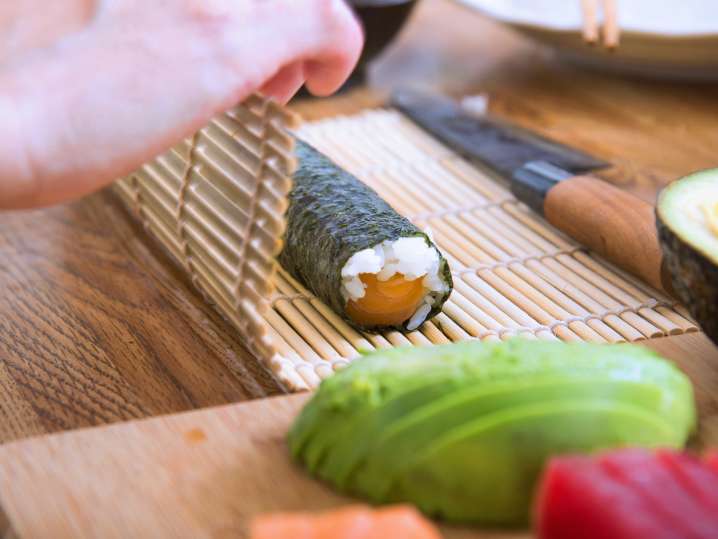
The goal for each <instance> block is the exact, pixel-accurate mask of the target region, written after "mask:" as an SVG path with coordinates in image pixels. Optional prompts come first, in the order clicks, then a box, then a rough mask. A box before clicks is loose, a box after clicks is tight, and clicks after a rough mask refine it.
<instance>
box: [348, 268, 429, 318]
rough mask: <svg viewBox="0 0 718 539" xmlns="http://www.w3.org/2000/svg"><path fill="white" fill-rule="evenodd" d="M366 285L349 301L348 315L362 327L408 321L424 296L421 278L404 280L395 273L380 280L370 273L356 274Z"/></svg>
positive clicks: (401, 275)
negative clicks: (358, 294)
mask: <svg viewBox="0 0 718 539" xmlns="http://www.w3.org/2000/svg"><path fill="white" fill-rule="evenodd" d="M359 278H360V279H361V281H362V282H363V283H364V285H366V288H365V289H364V297H363V298H359V299H358V300H349V303H348V304H347V314H349V316H350V317H351V319H352V320H354V321H355V322H356V323H357V324H360V325H362V326H396V325H399V324H402V323H404V322H406V321H407V320H409V319H410V318H411V317H412V316H413V315H414V313H415V312H416V310H417V309H418V308H419V305H421V302H422V301H423V299H424V296H425V295H426V290H425V289H424V283H423V278H422V277H420V278H418V279H414V280H411V281H408V280H406V278H404V275H403V274H401V273H397V274H396V275H394V276H393V277H391V278H390V279H388V280H386V281H380V280H379V279H377V277H376V275H374V274H373V273H362V274H360V275H359Z"/></svg>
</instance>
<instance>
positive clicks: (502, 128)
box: [390, 90, 673, 294]
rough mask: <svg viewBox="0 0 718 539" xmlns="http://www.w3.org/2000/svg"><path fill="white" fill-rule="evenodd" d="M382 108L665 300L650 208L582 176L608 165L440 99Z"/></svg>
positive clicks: (401, 100) (409, 96) (421, 97)
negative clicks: (482, 170) (503, 184)
mask: <svg viewBox="0 0 718 539" xmlns="http://www.w3.org/2000/svg"><path fill="white" fill-rule="evenodd" d="M390 102H391V105H393V106H394V107H395V108H397V109H399V110H400V111H401V112H403V113H404V114H405V115H406V116H408V117H409V118H411V119H412V120H413V121H414V122H415V123H416V124H418V125H419V126H420V127H422V128H423V129H425V130H426V131H428V132H429V133H430V134H432V135H434V136H435V137H437V138H438V139H439V140H441V141H442V142H444V143H445V144H447V145H448V146H449V147H450V148H452V149H453V150H454V151H456V152H457V153H459V154H460V155H462V156H463V157H467V158H470V159H471V160H474V161H478V162H479V163H481V164H482V165H484V166H487V167H488V168H490V169H491V170H493V171H494V172H495V173H496V174H497V175H498V177H500V178H502V179H504V180H505V181H507V182H508V183H509V186H510V189H511V192H512V193H513V194H514V196H516V198H517V199H518V200H520V201H522V202H524V203H525V204H527V205H528V206H529V207H530V208H532V209H533V210H534V211H536V212H538V213H539V214H541V215H543V216H544V217H545V218H546V220H547V221H549V222H550V223H551V224H552V225H554V226H555V227H556V228H558V229H559V230H561V231H563V232H564V233H566V234H568V235H569V236H571V237H572V238H574V239H575V240H577V241H578V242H579V243H581V244H583V245H585V246H586V247H588V248H589V249H591V250H593V251H595V252H597V253H599V254H600V255H602V256H603V257H604V258H606V259H608V260H609V261H611V262H613V263H614V264H616V265H617V266H618V267H620V268H621V269H624V270H626V271H628V272H629V273H631V274H633V275H635V276H637V277H639V278H641V279H643V280H644V281H646V282H647V283H649V284H650V285H652V286H654V287H656V288H658V289H661V290H663V291H665V292H667V293H669V294H673V290H672V287H671V285H670V279H669V278H668V275H667V272H666V269H665V268H664V265H663V256H662V253H661V248H660V246H659V243H658V236H657V232H656V227H655V215H654V213H655V212H654V208H653V206H652V205H650V204H648V203H646V202H645V201H643V200H642V199H640V198H638V197H636V196H634V195H632V194H630V193H628V192H626V191H623V190H621V189H619V188H617V187H615V186H614V185H612V184H610V183H607V182H605V181H603V180H600V179H598V178H595V177H591V176H588V175H586V173H588V172H591V171H594V170H597V169H601V168H605V167H607V166H609V165H610V163H608V162H606V161H604V160H602V159H597V158H595V157H592V156H591V155H588V154H587V153H585V152H582V151H580V150H577V149H575V148H571V147H569V146H566V145H564V144H560V143H558V142H554V141H551V140H548V139H546V138H544V137H542V136H540V135H538V134H536V133H533V132H531V131H528V130H526V129H523V128H520V127H518V126H515V125H512V124H510V123H508V122H505V121H502V120H499V119H496V118H493V117H490V116H486V115H484V116H477V115H475V114H470V113H469V112H467V111H465V110H464V109H463V108H462V107H461V106H460V105H459V104H458V103H457V102H455V101H453V100H451V99H449V98H448V97H445V96H440V95H434V94H427V93H423V92H417V91H413V90H398V91H396V92H394V94H393V95H392V97H391V100H390Z"/></svg>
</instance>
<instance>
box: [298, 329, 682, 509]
mask: <svg viewBox="0 0 718 539" xmlns="http://www.w3.org/2000/svg"><path fill="white" fill-rule="evenodd" d="M546 406H549V409H548V411H546V409H545V407H546ZM551 406H554V407H556V409H554V408H550V407H551ZM538 412H540V413H538ZM572 413H573V414H574V416H572V415H571V414H572ZM537 414H538V415H537ZM524 416H526V417H524ZM497 421H498V423H497V424H495V423H496V422H497ZM614 422H615V423H614ZM694 423H695V411H694V404H693V395H692V388H691V385H690V382H689V381H688V379H687V378H686V376H685V375H683V374H682V373H681V372H680V371H679V370H678V369H677V368H676V367H675V366H674V365H672V364H671V363H670V362H668V361H665V360H662V359H661V358H660V357H659V356H658V355H657V354H655V353H654V352H652V351H650V350H648V349H645V348H642V347H637V346H631V345H595V344H585V343H581V344H567V343H561V342H537V341H523V340H518V339H517V340H512V341H508V342H501V343H490V344H488V343H481V342H476V341H474V342H466V343H461V344H453V345H444V346H437V347H426V348H407V349H392V350H381V351H377V352H374V353H372V354H369V355H367V356H365V357H363V358H360V359H358V360H356V361H355V362H353V363H352V364H351V365H350V366H349V367H347V368H346V369H343V370H342V371H340V372H338V373H337V374H335V375H334V376H333V377H331V378H329V379H327V380H326V381H325V382H323V383H322V384H321V386H320V388H319V390H318V391H317V393H316V394H315V395H314V397H313V398H312V399H311V400H310V402H309V403H308V404H307V405H306V406H305V408H304V410H303V411H302V413H301V414H300V417H299V418H298V419H297V421H296V423H295V425H294V427H293V428H292V430H291V432H290V435H289V440H288V441H289V445H290V448H291V450H292V452H293V454H294V456H295V458H296V459H297V460H299V461H300V462H302V463H304V464H305V465H306V466H307V467H309V468H310V470H311V471H312V472H313V473H314V474H315V475H317V476H319V477H321V478H323V479H326V480H327V481H328V482H330V483H331V484H333V485H335V486H337V487H339V488H340V489H341V490H342V491H344V492H349V493H354V494H360V495H362V496H364V497H366V498H368V499H370V500H372V501H376V502H390V501H399V500H402V501H407V502H411V503H419V502H421V503H422V504H423V505H422V506H421V507H422V508H423V509H425V510H427V511H433V514H437V515H444V516H447V517H448V518H451V519H457V518H460V519H461V520H472V521H475V522H491V523H500V522H503V523H515V522H516V518H517V517H516V515H519V514H520V515H525V512H526V510H525V507H521V508H516V507H508V506H507V505H501V504H502V503H505V504H508V505H511V504H517V503H521V501H522V500H524V498H525V497H526V496H528V494H526V493H517V492H514V491H513V490H512V489H518V488H522V486H523V485H525V484H528V483H532V481H534V480H535V470H536V466H537V464H536V462H539V461H541V462H542V461H543V460H542V459H544V458H546V456H547V455H551V454H554V453H557V452H561V451H563V450H565V449H566V448H568V449H571V448H575V450H577V451H581V450H593V449H598V448H602V447H610V446H615V445H621V444H623V443H628V442H630V443H633V444H636V445H655V444H666V445H670V444H673V445H680V444H682V443H683V442H684V441H685V439H686V438H687V436H688V434H689V432H690V431H691V429H692V428H693V426H694ZM502 425H503V426H502ZM499 427H501V428H499ZM466 429H470V430H469V431H466ZM457 433H458V434H460V435H461V436H459V437H458V438H456V436H457ZM507 433H508V434H507ZM466 437H468V438H466ZM572 437H573V438H572ZM464 438H466V440H465V439H464ZM571 439H572V440H573V441H572V442H571V443H572V444H573V445H571V443H569V442H570V441H571ZM527 440H528V441H531V440H538V441H531V443H528V442H527ZM517 441H518V442H520V444H519V445H521V446H522V447H523V449H521V450H518V449H517V448H516V447H515V445H516V443H517ZM449 442H451V443H456V445H457V446H463V445H466V444H468V443H469V442H470V443H471V444H473V445H476V444H478V445H482V444H483V446H484V447H483V449H481V450H480V451H478V452H477V453H476V454H477V455H479V454H484V455H488V456H492V455H494V454H500V455H504V454H505V458H503V457H502V458H498V457H495V458H494V457H492V458H494V460H493V461H491V462H488V461H487V463H484V464H486V465H487V466H488V465H491V466H492V472H491V474H492V475H489V476H487V477H490V478H494V479H496V478H499V477H502V476H503V477H505V478H506V485H508V486H506V487H504V486H500V487H499V486H496V485H494V486H493V487H492V488H500V490H501V491H502V492H503V491H507V492H510V493H512V494H511V497H506V496H508V495H506V496H505V497H504V498H502V500H503V501H501V500H499V501H497V502H496V504H498V505H491V504H488V505H485V504H484V502H483V498H482V497H481V496H482V492H484V491H483V490H481V489H482V488H487V489H488V486H487V485H488V483H487V482H486V481H485V480H484V478H483V476H477V475H476V473H478V472H481V473H483V471H482V468H481V466H480V465H479V464H477V463H475V462H473V461H472V460H471V459H464V460H463V461H462V460H457V459H456V456H457V455H458V453H457V455H455V454H454V453H453V451H454V450H453V449H452V448H451V447H450V445H448V444H449ZM437 444H438V445H437ZM473 445H472V446H473ZM502 447H503V448H502ZM435 453H436V454H441V455H444V456H446V458H447V459H450V460H451V459H453V463H452V464H446V463H444V464H442V465H440V463H439V459H438V457H436V458H435V457H434V454H435ZM442 466H455V467H456V470H455V471H454V474H453V475H451V474H448V475H446V474H445V471H444V469H443V468H442ZM494 466H496V467H498V468H497V469H493V467H494ZM432 467H436V469H433V468H432ZM452 469H453V468H452ZM462 470H463V471H462ZM444 475H445V476H446V477H445V479H446V482H445V484H444V485H443V486H442V484H441V478H442V477H443V476H444ZM459 476H461V477H462V481H463V483H464V487H461V488H464V490H465V491H466V494H467V496H468V497H467V499H466V500H465V501H464V502H463V505H461V506H456V503H455V500H454V496H455V492H454V491H455V490H456V489H459V488H460V486H459V485H457V484H456V483H454V482H453V481H455V480H456V481H458V479H457V478H458V477H459ZM419 477H426V478H428V479H427V481H428V484H427V486H426V490H423V487H420V486H417V489H416V491H413V490H411V488H410V487H411V485H412V484H413V483H412V481H417V482H420V480H419ZM519 479H520V480H521V481H519ZM474 484H476V485H478V486H477V487H476V488H475V489H474V487H472V486H471V485H474ZM467 485H468V486H467ZM502 485H503V484H502ZM479 487H481V488H479ZM429 493H431V495H432V496H433V501H432V502H431V503H429V502H428V501H427V500H428V498H427V499H423V498H422V497H423V496H429ZM471 496H476V497H475V498H474V499H472V498H471ZM479 501H480V502H481V503H478V502H479ZM455 506H456V507H459V508H460V510H459V509H456V507H455ZM471 511H473V513H471ZM522 518H523V516H522Z"/></svg>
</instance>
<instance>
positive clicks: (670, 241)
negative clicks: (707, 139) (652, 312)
mask: <svg viewBox="0 0 718 539" xmlns="http://www.w3.org/2000/svg"><path fill="white" fill-rule="evenodd" d="M717 206H718V169H714V170H707V171H703V172H697V173H695V174H692V175H690V176H687V177H685V178H683V179H680V180H678V181H676V182H673V183H672V184H670V185H669V186H668V187H666V188H665V189H664V190H663V192H662V193H661V195H660V197H659V199H658V206H657V209H656V226H657V228H658V237H659V240H660V242H661V247H662V250H663V255H664V263H665V266H666V268H667V270H668V272H669V273H670V275H671V282H672V285H673V289H674V290H675V292H676V294H677V295H678V297H679V299H680V300H681V301H682V302H683V303H684V304H685V305H686V307H687V308H688V310H689V311H690V313H691V315H692V316H693V317H694V318H695V319H696V321H697V322H698V323H699V324H700V326H701V328H702V329H703V331H705V333H706V335H708V337H709V338H711V339H712V340H713V342H715V343H716V344H718V232H717V231H716V229H715V224H716V221H718V215H716V208H717Z"/></svg>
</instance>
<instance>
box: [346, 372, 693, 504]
mask: <svg viewBox="0 0 718 539" xmlns="http://www.w3.org/2000/svg"><path fill="white" fill-rule="evenodd" d="M663 397H664V393H663V391H662V390H661V388H660V387H659V386H657V385H655V384H651V383H644V382H635V381H632V380H612V379H603V380H601V379H596V377H591V376H589V377H586V378H584V379H580V378H577V377H573V378H560V377H555V378H553V379H546V380H540V379H539V380H529V381H512V382H510V383H500V384H491V385H490V386H488V387H484V386H483V385H480V386H478V387H476V388H472V389H471V390H465V391H463V392H460V393H457V394H454V395H450V396H447V397H446V398H444V399H441V400H437V401H434V402H433V403H430V404H428V405H426V406H424V407H422V408H420V409H418V410H416V411H415V412H414V413H411V414H409V415H408V416H407V417H406V418H404V419H403V420H401V421H398V422H396V423H395V424H393V425H391V426H390V427H389V428H387V430H386V432H385V433H384V434H383V435H382V436H381V437H380V438H379V440H377V442H376V443H375V444H374V448H373V449H372V453H371V455H369V456H368V458H367V459H365V465H364V466H362V467H360V468H358V469H357V470H355V472H354V474H353V477H352V481H351V483H352V484H353V485H354V488H355V489H356V490H357V491H358V492H366V493H369V494H372V495H373V496H378V497H379V498H381V497H383V496H385V495H386V493H387V492H388V491H389V490H390V488H391V485H392V484H393V479H394V478H393V476H392V475H390V474H387V473H386V472H385V470H395V471H398V470H400V469H403V468H405V467H407V466H409V461H407V458H406V455H407V454H411V452H412V450H413V448H417V447H420V448H424V447H428V446H429V445H430V444H431V443H433V442H435V441H436V440H439V439H441V437H443V436H445V435H447V433H449V432H450V431H451V430H452V429H454V428H457V427H460V426H461V425H464V424H466V423H469V422H471V421H473V420H474V419H476V418H478V417H482V416H485V415H487V414H490V413H493V412H498V411H502V410H508V409H510V408H512V407H515V406H524V405H529V404H532V403H542V402H548V401H551V400H556V399H560V400H566V399H571V398H578V399H582V400H586V401H587V400H606V399H609V400H613V401H615V402H618V401H621V402H625V403H628V404H631V405H632V406H635V407H636V408H640V409H643V410H646V411H648V412H652V413H653V411H655V410H657V409H661V408H666V411H667V412H668V413H669V414H670V413H672V412H673V410H671V409H670V408H671V407H670V406H664V405H663V404H662V402H661V401H662V400H663ZM681 412H682V413H683V415H684V414H685V411H681ZM660 419H661V420H663V421H665V422H666V428H668V429H670V428H672V425H673V423H671V419H673V417H672V416H670V415H669V416H668V417H661V418H660ZM675 419H678V420H679V421H676V423H675V424H677V425H682V424H685V418H684V417H678V418H675ZM683 434H684V433H677V437H680V436H682V435H683Z"/></svg>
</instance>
